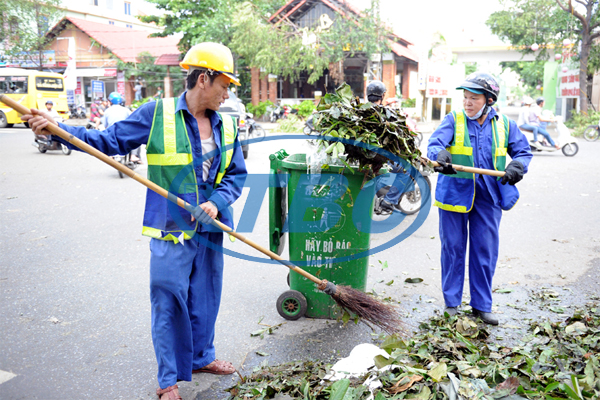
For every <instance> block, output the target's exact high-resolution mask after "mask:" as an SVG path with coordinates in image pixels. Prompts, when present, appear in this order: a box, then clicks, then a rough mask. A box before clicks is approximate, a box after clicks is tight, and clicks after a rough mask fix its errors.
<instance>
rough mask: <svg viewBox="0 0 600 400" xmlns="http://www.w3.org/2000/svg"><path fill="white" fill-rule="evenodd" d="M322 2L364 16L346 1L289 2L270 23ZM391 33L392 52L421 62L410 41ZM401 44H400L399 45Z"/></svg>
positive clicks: (294, 0)
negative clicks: (411, 47)
mask: <svg viewBox="0 0 600 400" xmlns="http://www.w3.org/2000/svg"><path fill="white" fill-rule="evenodd" d="M318 2H321V3H323V4H325V5H326V6H328V7H329V8H331V9H332V10H334V11H335V12H337V13H339V14H341V15H344V16H345V15H346V12H345V11H344V10H347V11H350V12H351V13H353V14H355V15H357V16H364V15H363V13H362V12H361V11H360V10H359V9H358V8H357V7H356V6H354V5H352V4H351V3H350V2H348V1H346V0H289V1H288V2H287V3H286V4H285V5H284V6H283V7H281V8H280V9H279V10H277V11H276V12H275V13H274V14H273V15H271V17H270V18H269V21H270V22H272V23H277V21H278V20H279V19H282V18H290V17H291V18H292V19H294V17H292V15H294V14H296V13H299V14H302V13H304V12H306V11H308V10H309V9H311V8H312V7H313V6H314V5H315V4H316V3H318ZM385 28H386V29H387V30H389V31H390V35H389V37H390V38H391V39H395V40H396V41H392V40H389V43H390V46H391V48H392V52H394V53H395V54H396V55H398V56H399V57H405V58H408V59H410V60H413V61H415V62H418V61H419V58H418V57H417V55H416V54H415V53H414V52H413V51H412V50H411V49H410V48H409V47H408V46H410V45H412V43H411V42H409V41H408V40H406V39H404V38H401V37H400V36H398V35H396V34H395V33H393V32H392V31H391V28H389V27H387V26H386V27H385ZM398 42H399V43H398Z"/></svg>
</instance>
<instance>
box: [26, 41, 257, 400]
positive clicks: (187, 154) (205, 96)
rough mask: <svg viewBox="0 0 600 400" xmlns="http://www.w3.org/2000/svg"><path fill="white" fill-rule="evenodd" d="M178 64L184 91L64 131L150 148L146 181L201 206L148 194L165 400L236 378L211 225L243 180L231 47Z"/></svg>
mask: <svg viewBox="0 0 600 400" xmlns="http://www.w3.org/2000/svg"><path fill="white" fill-rule="evenodd" d="M181 66H182V67H183V68H185V69H187V70H188V76H187V91H186V92H184V93H183V94H182V95H181V96H180V97H179V98H172V99H159V100H157V101H156V102H150V103H147V104H144V105H143V106H141V107H140V108H139V109H137V110H136V111H135V112H134V113H133V114H132V115H131V116H130V117H129V118H128V119H126V120H123V121H119V122H116V123H115V124H114V125H112V126H110V127H108V128H107V129H106V130H105V131H102V132H100V131H97V130H85V129H83V128H75V127H69V126H66V125H62V124H61V125H60V127H61V128H63V129H64V130H66V131H68V132H70V133H71V134H73V135H74V136H76V137H78V138H80V139H81V140H83V141H85V142H87V143H88V144H90V145H92V146H93V147H95V148H97V149H98V150H100V151H102V152H104V153H106V154H107V155H116V154H126V153H127V152H129V151H131V150H133V149H135V148H137V147H139V146H140V145H142V144H146V150H147V151H146V153H147V161H148V179H150V180H151V181H153V182H154V183H156V184H157V185H159V186H161V187H163V188H165V189H167V190H169V191H171V192H172V193H174V194H176V195H178V196H179V197H181V198H183V199H185V200H186V201H188V202H189V203H191V204H198V206H197V207H196V210H195V212H194V213H193V215H191V214H190V213H188V212H185V211H183V210H180V209H178V207H177V206H176V205H174V204H172V203H170V202H168V201H167V200H166V199H164V198H163V197H161V196H159V195H158V194H156V193H155V192H153V191H150V190H148V192H147V196H146V209H145V213H144V226H143V230H142V233H143V234H144V235H146V236H150V237H152V240H151V242H150V250H151V259H150V300H151V305H152V340H153V343H154V350H155V353H156V360H157V363H158V382H159V385H160V387H159V389H157V395H158V396H159V398H160V399H161V400H165V399H178V398H181V397H179V392H178V387H177V384H176V383H177V381H179V380H184V381H190V380H191V378H192V373H199V372H207V373H212V374H220V375H225V374H232V373H234V372H235V368H234V367H233V365H232V364H231V363H229V362H226V361H220V360H217V359H216V358H215V347H214V343H213V342H214V335H215V321H216V318H217V313H218V310H219V304H220V301H221V288H222V283H223V253H222V252H221V251H220V248H221V246H222V242H223V233H221V232H216V231H215V229H214V228H212V226H211V225H210V224H208V223H209V222H210V220H211V219H214V218H217V217H218V218H219V219H220V221H221V222H222V223H224V224H226V225H228V226H229V227H231V228H233V218H232V215H231V212H230V210H229V206H230V205H231V204H232V203H233V202H234V201H235V200H236V199H237V198H238V197H239V196H240V194H241V190H242V187H243V183H244V181H245V179H246V175H247V172H246V166H245V163H244V157H243V154H242V150H241V148H240V145H239V141H238V140H237V131H236V124H235V121H234V120H233V118H230V117H228V116H221V115H220V114H219V113H217V112H216V111H217V110H218V109H219V106H220V105H221V104H222V103H223V102H224V101H225V100H226V99H227V98H228V94H227V89H228V86H229V84H230V83H232V82H233V83H234V84H236V85H239V81H238V79H237V78H236V77H235V75H234V74H233V71H234V69H233V57H232V54H231V51H230V50H229V49H228V48H227V47H225V46H223V45H220V44H217V43H201V44H198V45H196V46H194V47H192V48H191V49H190V51H189V52H188V53H187V54H186V56H185V58H184V60H183V62H182V63H181ZM23 119H24V120H28V121H29V123H30V125H31V127H32V129H33V130H34V132H41V131H42V130H43V129H44V127H46V126H47V125H48V124H49V123H54V122H53V121H50V119H49V118H48V116H47V115H45V113H42V112H39V111H37V110H32V115H26V116H24V117H23ZM199 222H200V223H199ZM192 239H193V240H192Z"/></svg>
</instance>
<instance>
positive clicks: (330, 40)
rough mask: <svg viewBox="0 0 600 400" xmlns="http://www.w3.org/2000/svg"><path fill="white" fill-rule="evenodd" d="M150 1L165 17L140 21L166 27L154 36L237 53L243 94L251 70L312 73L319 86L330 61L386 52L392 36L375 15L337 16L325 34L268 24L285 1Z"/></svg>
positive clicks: (186, 45) (288, 23)
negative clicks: (221, 46) (209, 44)
mask: <svg viewBox="0 0 600 400" xmlns="http://www.w3.org/2000/svg"><path fill="white" fill-rule="evenodd" d="M149 1H150V2H152V3H154V4H155V5H156V6H157V7H158V8H159V9H161V10H164V11H166V13H165V14H164V15H163V16H156V15H151V16H144V17H140V19H141V20H142V21H143V22H154V23H156V24H158V25H160V26H164V27H165V30H164V31H163V32H161V33H157V34H154V35H155V36H168V35H172V34H183V37H182V39H181V41H180V42H179V48H180V50H181V51H182V52H186V51H187V50H188V49H189V48H190V47H191V46H193V45H194V44H197V43H200V42H203V41H214V42H219V43H223V44H224V45H226V46H228V47H230V48H231V49H232V51H233V53H234V58H235V62H236V66H237V68H238V74H240V75H241V77H242V82H243V86H242V87H241V88H240V93H241V94H242V96H243V94H244V93H245V92H248V90H249V88H248V85H247V83H246V81H249V72H248V71H247V69H246V67H251V66H252V67H260V68H262V69H263V70H265V71H266V72H267V73H273V74H277V75H280V76H283V77H286V78H289V79H291V80H295V79H297V78H298V77H299V76H300V73H302V72H303V71H308V72H309V79H308V82H309V83H314V82H316V81H317V80H318V79H319V78H320V77H321V76H322V75H323V71H324V70H325V69H326V68H328V67H329V65H330V64H331V63H336V62H340V61H343V60H344V59H345V58H346V57H349V56H353V55H354V54H356V53H357V52H360V53H361V54H365V55H366V56H367V57H368V56H369V55H370V54H373V53H378V52H382V51H386V49H387V41H386V40H385V39H382V38H384V37H386V36H387V32H386V31H385V29H383V28H382V25H381V24H380V23H379V21H378V19H377V17H376V16H375V13H372V12H370V11H366V12H365V15H364V16H355V15H354V14H353V13H346V15H348V17H347V18H337V19H336V20H335V23H334V24H333V25H332V26H331V27H330V29H327V30H320V29H318V28H317V27H312V28H310V29H300V27H298V26H296V25H294V24H293V23H292V22H291V21H289V20H285V21H283V22H282V23H280V24H277V25H275V24H272V23H271V22H269V21H268V18H269V17H270V16H271V15H273V14H274V13H275V12H276V11H277V10H278V9H279V8H280V7H281V6H282V5H284V4H285V3H286V0H252V1H244V0H195V1H188V0H149ZM307 38H308V42H307ZM344 49H345V50H344ZM244 78H246V79H244ZM244 84H245V85H244Z"/></svg>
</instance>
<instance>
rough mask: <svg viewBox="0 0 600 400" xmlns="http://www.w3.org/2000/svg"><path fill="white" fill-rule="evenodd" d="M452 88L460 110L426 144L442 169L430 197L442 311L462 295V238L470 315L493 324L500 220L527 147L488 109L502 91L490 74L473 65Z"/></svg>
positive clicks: (527, 157) (512, 200) (525, 162)
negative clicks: (435, 216) (435, 210)
mask: <svg viewBox="0 0 600 400" xmlns="http://www.w3.org/2000/svg"><path fill="white" fill-rule="evenodd" d="M457 89H458V90H463V91H464V99H463V106H464V110H463V111H459V112H452V113H450V114H448V115H446V117H445V118H444V120H443V121H442V124H441V125H440V126H439V127H438V128H437V130H436V131H435V132H434V133H433V135H432V136H431V138H430V140H429V145H428V147H427V155H428V157H429V158H430V159H431V160H434V161H437V162H438V163H439V164H440V166H439V167H436V168H435V170H436V171H437V172H439V173H440V174H439V176H438V180H437V187H436V193H435V203H434V204H435V205H436V206H437V207H439V218H440V240H441V244H442V255H441V264H442V290H443V293H444V301H445V303H446V309H445V312H447V313H448V314H450V315H455V314H456V313H457V312H458V306H460V304H461V302H462V293H463V284H464V277H465V259H466V255H467V252H466V250H467V242H468V243H469V286H470V292H471V303H470V305H471V307H472V308H473V315H475V316H478V317H480V318H481V319H482V320H483V321H484V322H485V323H488V324H492V325H497V324H498V320H497V319H496V317H494V315H493V314H492V278H493V276H494V272H495V270H496V262H497V260H498V247H499V229H500V219H501V218H502V210H509V209H511V208H512V207H513V206H514V205H515V204H516V202H517V200H518V199H519V192H518V190H517V189H516V187H515V186H514V185H515V184H516V183H517V182H519V181H520V180H521V179H523V175H524V174H525V173H526V172H527V168H528V166H529V162H530V161H531V157H532V155H531V149H530V147H529V143H528V141H527V139H526V138H525V136H524V135H523V133H521V131H520V130H519V128H518V127H517V124H516V123H515V122H514V121H512V120H509V119H508V118H506V116H503V115H500V114H498V113H497V112H496V111H495V110H494V109H493V108H492V105H493V104H494V103H495V102H496V101H497V100H498V93H499V92H500V87H499V86H498V82H497V81H496V79H495V78H494V77H493V76H491V75H490V74H487V73H482V72H475V73H473V74H471V75H469V76H468V77H467V78H466V79H465V81H464V82H463V83H462V84H461V85H460V86H459V87H458V88H457ZM507 155H508V156H510V158H511V161H509V160H507ZM452 164H460V165H465V166H471V167H477V168H485V169H496V170H499V171H505V175H504V177H503V178H496V177H493V176H487V175H479V174H468V173H464V172H457V171H456V170H455V169H454V168H452ZM507 184H508V185H507Z"/></svg>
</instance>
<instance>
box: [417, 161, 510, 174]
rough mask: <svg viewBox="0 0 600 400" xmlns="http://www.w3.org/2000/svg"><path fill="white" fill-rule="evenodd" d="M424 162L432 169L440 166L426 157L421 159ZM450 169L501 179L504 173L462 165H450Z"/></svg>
mask: <svg viewBox="0 0 600 400" xmlns="http://www.w3.org/2000/svg"><path fill="white" fill-rule="evenodd" d="M421 159H423V160H424V161H425V162H430V163H431V164H432V165H433V166H434V167H439V166H440V164H439V163H438V162H437V161H431V160H430V159H428V158H426V157H421ZM451 165H452V168H454V169H455V170H457V171H460V172H467V173H470V174H481V175H490V176H499V177H503V176H504V174H505V172H504V171H496V170H495V169H484V168H475V167H465V166H464V165H458V164H451Z"/></svg>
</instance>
